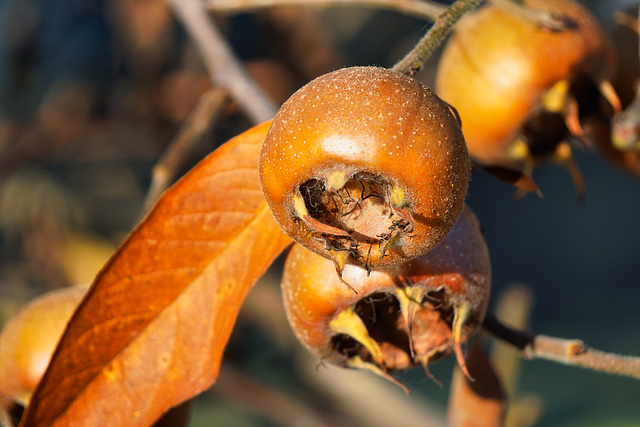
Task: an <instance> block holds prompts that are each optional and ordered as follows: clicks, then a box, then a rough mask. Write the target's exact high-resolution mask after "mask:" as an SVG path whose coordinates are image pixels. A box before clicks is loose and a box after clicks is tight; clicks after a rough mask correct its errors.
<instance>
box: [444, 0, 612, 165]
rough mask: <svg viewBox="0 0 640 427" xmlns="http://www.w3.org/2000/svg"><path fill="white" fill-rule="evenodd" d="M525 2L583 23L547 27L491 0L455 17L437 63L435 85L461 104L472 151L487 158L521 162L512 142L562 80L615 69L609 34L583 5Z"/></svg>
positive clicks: (488, 160)
mask: <svg viewBox="0 0 640 427" xmlns="http://www.w3.org/2000/svg"><path fill="white" fill-rule="evenodd" d="M526 5H527V6H528V7H530V8H532V9H546V10H548V11H550V12H552V13H556V14H558V15H565V16H568V17H570V18H571V19H572V20H573V21H574V22H575V24H576V25H577V29H575V30H572V29H569V30H567V31H562V32H553V31H549V30H545V29H542V28H539V27H538V26H536V25H535V24H534V23H532V22H528V21H525V20H523V19H521V18H519V17H516V16H513V15H511V14H509V13H507V12H505V11H503V10H501V9H499V8H497V7H494V6H492V5H487V6H485V7H483V8H481V9H479V10H477V11H475V12H473V13H470V14H468V15H466V16H465V17H464V18H463V19H461V20H460V21H459V22H458V23H457V24H456V30H455V33H454V35H453V36H452V38H451V39H450V40H449V41H448V42H447V45H446V47H445V49H444V51H443V54H442V57H441V59H440V63H439V65H438V73H437V77H436V92H437V93H438V95H440V97H442V99H444V100H445V101H446V102H448V103H450V104H451V105H453V106H454V107H455V108H456V109H457V110H458V113H459V114H460V118H461V120H462V130H463V132H464V135H465V138H466V140H467V145H468V148H469V153H470V154H471V156H472V158H474V159H476V160H479V161H482V162H486V163H491V164H507V165H509V164H512V163H514V160H513V159H512V158H510V157H509V146H510V144H511V143H512V141H513V139H514V137H515V136H516V134H517V133H518V131H519V130H520V128H521V126H522V124H523V122H524V121H525V120H526V119H527V118H528V117H529V116H530V115H531V114H532V113H533V112H534V110H535V108H536V106H537V105H538V103H539V101H540V97H541V96H542V95H543V93H544V92H545V91H547V90H548V89H550V88H551V87H552V86H553V85H554V84H555V83H556V82H558V81H559V80H562V79H567V78H568V79H572V78H573V76H576V75H577V74H579V73H584V74H586V75H588V76H590V77H591V78H593V79H594V80H596V81H597V80H599V79H603V78H604V79H606V78H607V77H608V76H610V75H611V73H612V72H613V68H614V64H615V59H614V58H615V57H614V54H613V52H612V46H611V44H610V41H609V39H608V37H607V35H606V34H605V33H604V30H603V29H602V28H601V26H600V24H599V23H598V22H597V21H596V19H595V18H594V17H593V16H592V15H591V13H590V12H589V11H587V10H586V9H585V8H584V7H583V6H581V5H580V4H578V3H575V2H573V1H568V0H528V1H527V2H526ZM516 163H517V162H516Z"/></svg>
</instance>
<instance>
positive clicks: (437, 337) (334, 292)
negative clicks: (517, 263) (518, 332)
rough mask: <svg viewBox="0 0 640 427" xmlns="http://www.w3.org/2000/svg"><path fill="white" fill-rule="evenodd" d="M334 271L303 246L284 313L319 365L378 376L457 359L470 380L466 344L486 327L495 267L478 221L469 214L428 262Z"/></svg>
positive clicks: (291, 266) (287, 280)
mask: <svg viewBox="0 0 640 427" xmlns="http://www.w3.org/2000/svg"><path fill="white" fill-rule="evenodd" d="M332 270H333V265H332V263H331V262H330V261H329V260H327V259H325V258H322V257H319V256H318V255H316V254H314V253H313V252H310V251H308V250H307V249H305V248H304V247H302V246H300V245H294V246H293V248H292V249H291V251H290V252H289V254H288V256H287V259H286V262H285V268H284V274H283V279H282V291H283V298H284V306H285V309H286V312H287V317H288V319H289V323H290V324H291V325H292V327H293V330H294V332H295V333H296V335H297V337H298V338H299V340H300V341H301V342H302V343H303V344H304V345H305V346H306V347H307V348H308V349H309V350H311V351H312V352H313V353H315V354H316V355H317V356H318V357H320V358H321V359H322V360H326V361H329V362H332V363H335V364H337V365H340V366H345V367H350V368H363V369H368V370H371V371H373V372H376V373H378V374H380V375H382V376H384V377H385V378H388V379H391V380H392V381H394V382H395V380H394V379H393V377H391V376H390V375H389V374H388V372H389V371H391V370H394V369H404V368H408V367H411V366H414V365H422V366H424V368H425V370H426V372H427V373H428V372H429V371H428V367H427V365H428V363H430V362H432V361H434V360H437V359H438V358H440V357H442V356H444V355H447V354H450V353H452V352H453V353H455V355H456V358H457V360H458V363H459V364H460V366H461V367H462V368H463V370H464V371H465V372H466V369H465V362H464V357H463V352H462V348H461V346H462V343H464V342H465V341H466V340H467V339H468V338H469V337H470V336H471V335H472V334H473V333H474V332H475V331H476V329H477V328H478V327H479V325H480V324H481V323H482V321H483V319H484V315H485V312H486V309H487V303H488V299H489V291H490V282H491V265H490V262H489V253H488V249H487V246H486V243H485V240H484V237H483V235H482V232H481V230H480V225H479V223H478V220H477V219H476V217H475V215H474V214H473V213H472V212H471V210H470V209H469V208H465V209H464V210H463V211H462V214H461V215H460V218H459V219H458V221H457V222H456V224H455V226H454V227H453V229H452V230H451V232H450V233H449V234H448V235H447V236H446V237H445V238H444V240H443V241H441V242H440V243H439V244H438V245H437V246H436V247H435V248H433V249H432V250H431V251H429V252H427V253H426V254H424V255H422V256H420V257H418V258H414V259H412V260H410V261H408V262H406V263H404V264H401V265H397V266H394V267H392V268H390V269H388V270H385V271H381V270H374V271H371V272H367V271H366V270H365V269H363V268H361V267H359V266H355V265H346V266H345V268H344V271H343V275H344V279H345V280H346V281H347V282H348V283H350V284H352V285H353V286H354V287H355V288H356V289H357V291H358V295H355V294H354V293H353V292H351V291H350V290H348V289H347V288H346V287H345V286H342V285H341V282H340V281H339V279H338V277H337V276H336V275H335V274H332V272H333V271H332Z"/></svg>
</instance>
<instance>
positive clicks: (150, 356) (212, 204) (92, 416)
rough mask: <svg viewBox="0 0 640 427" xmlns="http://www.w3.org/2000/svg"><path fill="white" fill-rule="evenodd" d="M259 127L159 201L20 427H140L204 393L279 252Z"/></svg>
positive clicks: (59, 354)
mask: <svg viewBox="0 0 640 427" xmlns="http://www.w3.org/2000/svg"><path fill="white" fill-rule="evenodd" d="M268 127H269V123H268V122H267V123H264V124H262V125H258V126H256V127H254V128H252V129H250V130H248V131H247V132H245V133H243V134H241V135H239V136H238V137H236V138H234V139H232V140H230V141H229V142H227V143H226V144H224V145H223V146H221V147H220V148H219V149H217V150H216V151H215V152H214V153H212V154H211V155H209V156H208V157H207V158H206V159H204V160H203V161H202V162H201V163H200V164H198V165H197V166H196V167H195V168H194V169H193V170H191V171H190V172H189V173H188V174H187V175H185V177H184V178H183V179H182V180H180V181H179V182H178V183H176V184H175V185H174V186H173V187H171V188H170V189H169V190H167V192H166V193H165V194H164V195H163V196H162V197H161V198H160V200H159V201H158V203H157V204H156V205H155V206H154V208H153V209H152V210H151V212H150V213H149V215H148V216H147V217H146V218H145V219H144V220H143V221H142V222H141V223H140V224H139V225H138V227H137V228H136V229H135V230H134V231H133V232H132V233H131V234H130V235H129V237H128V238H127V239H126V241H125V242H124V243H123V244H122V246H121V247H120V248H119V249H118V251H117V252H116V253H115V255H114V256H113V257H112V258H111V260H110V261H109V262H108V263H107V265H106V267H105V268H104V269H103V270H102V271H101V272H100V274H99V275H98V277H97V278H96V280H95V282H94V284H93V286H92V287H91V288H90V290H89V293H88V294H87V297H86V298H85V300H84V301H83V302H82V304H81V305H80V307H79V308H78V311H77V312H76V313H75V314H74V316H73V317H72V319H71V321H70V324H69V326H68V328H67V330H66V332H65V333H64V335H63V337H62V339H61V342H60V344H59V346H58V348H57V349H56V351H55V353H54V355H53V358H52V361H51V364H50V366H49V368H48V370H47V371H46V373H45V375H44V377H43V380H42V382H41V383H40V384H39V386H38V387H37V389H36V391H35V392H34V394H33V397H32V400H31V404H30V406H29V407H28V408H27V413H26V414H25V419H24V423H23V426H25V427H33V426H62V425H74V426H79V425H87V426H89V425H90V426H95V425H103V424H104V423H105V422H106V423H108V424H109V425H123V426H124V425H126V426H144V425H150V424H152V423H153V421H155V420H156V419H157V418H158V417H159V416H160V415H161V414H162V413H163V412H165V411H166V410H167V409H169V408H170V407H171V406H174V405H176V404H178V403H180V402H182V401H184V400H186V399H188V398H189V397H191V396H193V395H195V394H197V393H199V392H201V391H203V390H205V389H206V388H208V387H209V386H211V384H213V383H214V382H215V380H216V378H217V375H218V371H219V369H220V362H221V358H222V353H223V351H224V348H225V346H226V343H227V340H228V338H229V335H230V334H231V329H232V328H233V325H234V323H235V320H236V317H237V315H238V311H239V309H240V306H241V304H242V302H243V301H244V298H245V297H246V295H247V293H248V292H249V290H250V289H251V287H252V286H253V284H254V283H255V281H256V280H257V279H258V278H259V277H260V276H261V275H262V274H263V273H264V271H265V270H266V269H267V267H268V266H269V265H270V264H271V262H272V261H273V260H274V258H275V257H276V256H277V255H278V254H279V253H280V252H281V251H282V250H283V249H284V248H285V247H286V246H287V245H288V244H289V243H290V240H289V238H288V237H286V236H285V235H284V234H283V233H282V232H281V231H280V228H279V227H278V226H277V225H276V223H275V221H274V220H273V219H272V217H271V213H270V212H269V210H268V208H267V206H266V204H265V202H264V199H263V196H262V192H261V189H260V184H259V180H258V169H257V167H258V159H259V154H260V148H261V145H262V141H263V139H264V137H265V134H266V132H267V129H268Z"/></svg>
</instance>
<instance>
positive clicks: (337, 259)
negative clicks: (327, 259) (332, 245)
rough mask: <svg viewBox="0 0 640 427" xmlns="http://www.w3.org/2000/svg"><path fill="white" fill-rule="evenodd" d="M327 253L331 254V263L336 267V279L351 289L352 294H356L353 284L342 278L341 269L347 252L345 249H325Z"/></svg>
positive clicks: (345, 260) (347, 254)
mask: <svg viewBox="0 0 640 427" xmlns="http://www.w3.org/2000/svg"><path fill="white" fill-rule="evenodd" d="M327 250H328V251H329V254H330V255H331V260H332V261H333V265H334V266H335V267H336V273H338V279H340V281H341V282H342V283H343V284H344V285H346V286H347V287H348V288H349V289H351V290H352V291H353V293H354V294H356V295H358V291H356V290H355V288H354V287H353V286H351V285H350V284H348V283H347V282H346V280H344V279H343V278H342V271H343V270H344V266H345V264H346V262H347V257H348V256H349V253H348V252H347V251H339V250H334V249H327Z"/></svg>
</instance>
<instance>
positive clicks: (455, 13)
mask: <svg viewBox="0 0 640 427" xmlns="http://www.w3.org/2000/svg"><path fill="white" fill-rule="evenodd" d="M480 3H482V0H457V1H456V2H455V3H453V4H452V5H451V6H450V7H449V8H447V9H446V10H445V11H444V12H442V13H441V14H440V15H438V17H437V18H436V20H435V22H434V23H433V26H432V27H431V29H430V30H429V31H428V32H427V34H425V36H424V37H423V38H422V39H421V40H420V41H419V42H418V44H417V45H416V46H415V47H414V48H413V49H412V50H411V51H410V52H409V53H408V54H407V55H406V56H405V57H404V58H402V59H401V60H400V61H399V62H398V63H397V64H396V65H394V66H393V68H392V70H393V71H395V72H398V73H401V74H406V75H408V76H413V75H415V74H416V73H417V72H418V71H420V69H422V66H423V65H424V63H425V62H426V61H427V59H429V57H430V56H431V54H432V53H433V51H434V50H435V49H436V48H437V47H438V46H440V44H441V43H442V42H443V41H444V40H445V38H446V37H447V36H448V35H449V33H450V32H451V30H453V26H454V24H455V23H456V22H458V20H459V19H460V18H462V16H463V15H464V14H465V13H467V12H470V11H472V10H474V9H475V8H476V7H478V6H479V5H480Z"/></svg>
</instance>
